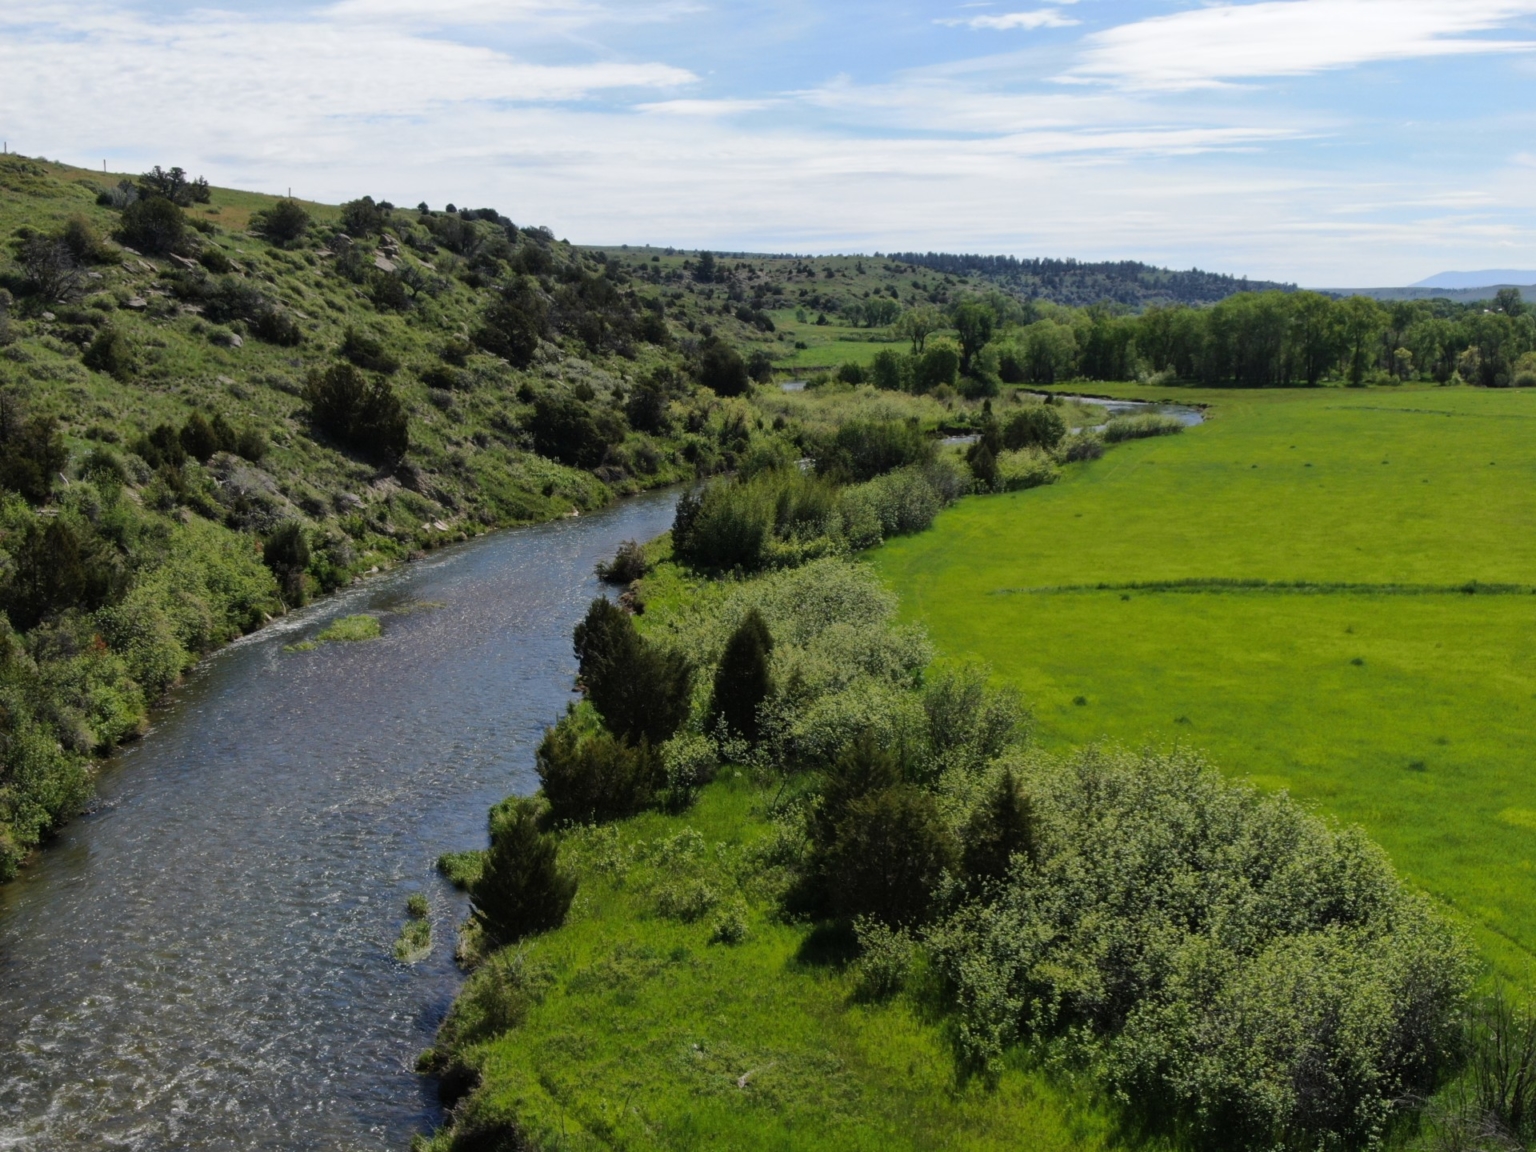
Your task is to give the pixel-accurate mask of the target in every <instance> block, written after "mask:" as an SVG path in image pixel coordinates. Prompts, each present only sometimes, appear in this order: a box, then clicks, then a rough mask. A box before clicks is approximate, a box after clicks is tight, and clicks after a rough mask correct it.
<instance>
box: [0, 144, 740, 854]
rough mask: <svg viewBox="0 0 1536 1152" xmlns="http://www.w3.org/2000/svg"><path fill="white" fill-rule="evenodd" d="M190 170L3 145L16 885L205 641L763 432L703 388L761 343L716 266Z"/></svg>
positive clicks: (1, 329)
mask: <svg viewBox="0 0 1536 1152" xmlns="http://www.w3.org/2000/svg"><path fill="white" fill-rule="evenodd" d="M163 177H164V183H163V185H162V186H161V189H160V190H162V191H163V192H164V193H165V194H164V195H163V196H158V195H154V194H153V193H154V192H155V191H156V189H155V187H154V186H153V182H146V181H145V180H143V179H137V180H132V179H129V178H125V177H123V176H120V175H111V176H104V175H103V174H100V173H94V172H86V171H82V170H79V169H73V168H68V167H64V166H60V165H55V164H50V163H47V162H44V161H37V160H30V159H26V158H23V157H17V156H14V155H11V156H7V157H5V158H4V159H3V160H0V237H3V238H4V241H5V247H4V249H3V250H0V473H3V476H0V483H3V486H4V488H5V489H6V495H5V497H4V499H3V500H0V554H3V556H0V573H3V575H0V601H3V605H0V606H3V607H4V609H5V611H6V613H7V615H8V618H9V620H10V625H11V627H6V628H5V631H4V636H3V655H4V660H3V666H0V695H3V696H4V699H5V704H6V710H5V716H6V723H5V730H4V732H3V733H0V737H3V739H4V742H5V750H4V759H3V766H0V878H3V877H4V876H6V875H8V874H10V873H11V872H12V871H13V870H14V868H15V867H16V866H17V864H18V862H19V861H20V859H21V858H22V857H23V856H24V855H25V853H26V852H27V851H28V850H29V849H30V848H31V846H32V845H34V844H35V843H37V842H38V840H39V839H40V837H42V836H43V835H44V834H45V833H46V832H47V830H48V829H49V828H50V827H52V826H54V825H55V824H56V823H57V822H58V821H59V820H61V819H63V818H65V817H66V816H67V815H68V814H69V813H70V812H72V811H73V810H74V809H75V808H76V807H77V806H78V805H79V804H80V803H81V801H82V799H83V797H84V796H85V794H86V792H87V791H88V788H89V771H88V769H89V764H90V759H91V758H92V757H94V756H99V755H102V754H104V753H105V752H107V751H109V750H110V749H112V748H113V747H115V746H116V745H118V744H120V743H121V742H122V741H124V740H127V739H131V738H133V737H134V736H135V735H136V734H137V733H138V732H139V731H141V730H142V729H143V727H144V725H145V723H146V720H147V715H148V708H149V706H150V705H151V704H152V703H153V702H154V701H155V700H156V699H158V698H159V697H160V696H161V695H162V694H163V693H164V691H165V690H166V689H167V688H168V687H170V686H171V685H172V684H174V683H175V682H176V680H177V679H178V678H179V676H180V675H181V673H182V672H183V671H184V670H185V669H186V668H187V667H188V666H189V665H190V664H191V662H192V661H193V660H195V659H196V658H197V657H198V656H199V655H201V654H202V653H204V652H207V651H209V650H211V649H212V648H214V647H216V646H218V645H219V644H221V643H224V642H226V641H228V640H229V639H231V638H233V637H235V636H238V635H240V634H241V633H243V632H246V631H249V630H251V629H252V628H255V627H259V626H260V625H261V623H262V622H263V621H264V620H265V619H268V618H270V617H271V616H273V615H276V614H279V613H281V612H283V611H285V610H286V609H287V608H288V607H291V606H292V605H294V604H297V603H301V602H303V601H304V600H305V599H307V598H308V597H310V596H312V595H315V594H317V593H321V592H324V591H327V590H329V589H331V588H334V587H336V586H338V585H340V584H343V583H346V582H348V581H350V580H352V579H354V578H356V577H357V576H359V575H361V574H365V573H367V572H369V571H371V570H375V569H377V568H379V567H382V566H387V565H390V564H392V563H395V562H398V561H401V560H404V559H406V558H407V557H409V556H411V555H413V554H419V553H420V552H421V551H423V550H425V549H430V548H433V547H435V546H437V545H438V544H440V543H442V542H445V541H448V540H456V539H461V538H463V537H465V536H466V535H472V534H475V533H479V532H481V531H484V530H486V529H488V528H492V527H497V526H502V525H510V524H518V523H526V522H530V521H536V520H543V519H548V518H551V517H555V516H560V515H564V514H568V513H571V512H579V511H581V510H584V509H590V508H594V507H598V506H601V505H603V504H604V503H606V502H608V501H610V500H611V499H612V498H613V497H614V496H615V495H616V494H622V493H625V492H633V491H637V490H640V489H642V488H646V487H652V486H657V485H662V484H669V483H674V482H676V481H678V480H682V479H686V478H692V477H694V476H697V475H708V474H710V473H712V472H715V471H718V470H722V469H728V468H731V467H733V466H734V464H735V462H736V459H737V454H738V453H739V452H741V451H744V450H746V448H747V447H748V445H749V444H750V443H751V441H752V438H753V435H754V433H755V431H756V429H755V428H754V427H752V425H751V423H750V418H749V414H748V411H747V410H746V409H744V408H742V407H740V406H739V402H736V401H731V400H727V399H722V398H721V397H720V396H719V395H717V394H716V392H714V391H710V390H708V389H702V390H701V388H700V387H699V385H698V384H697V383H696V379H697V378H699V377H700V376H701V375H702V377H703V378H705V379H707V380H708V381H710V382H711V383H713V384H714V386H715V388H716V389H717V390H718V392H720V393H734V392H740V391H742V390H744V389H745V388H746V387H747V386H748V380H747V376H746V365H745V364H744V363H743V361H742V360H741V358H740V357H739V356H738V355H737V354H736V353H735V352H734V351H732V350H731V344H733V343H735V342H738V341H739V342H745V340H746V337H747V335H748V333H750V334H752V335H760V330H759V327H758V326H757V325H755V324H754V323H752V322H751V318H750V317H749V318H748V319H747V320H741V319H738V318H737V316H736V311H737V310H736V309H734V308H731V309H727V310H725V314H724V315H722V314H720V313H721V309H720V308H718V307H717V306H715V305H714V302H713V300H712V299H711V296H712V290H711V291H710V292H700V291H692V290H688V291H678V290H672V291H669V292H666V293H664V292H663V290H662V289H661V288H660V287H658V286H656V285H655V284H654V283H652V282H653V281H657V280H662V279H666V278H670V279H672V280H676V281H679V282H682V283H684V284H685V285H686V286H687V287H688V288H689V289H692V287H693V286H694V284H695V281H694V280H693V279H692V278H691V277H689V276H687V275H686V274H685V273H684V270H683V267H684V265H685V264H691V261H686V260H685V259H683V258H681V257H679V258H676V259H669V260H657V261H655V262H654V263H650V264H648V265H647V266H646V267H645V268H641V267H639V266H638V262H637V263H635V264H633V265H632V266H629V267H626V266H624V265H622V264H620V263H618V262H615V261H608V260H605V259H604V258H603V257H601V256H600V255H598V254H594V253H591V252H584V251H580V250H578V249H575V248H573V247H571V246H570V245H568V244H564V243H556V242H555V241H554V239H553V238H552V236H551V235H550V234H549V232H548V231H547V230H544V229H538V228H532V227H518V226H516V225H514V224H513V223H512V222H511V221H510V220H509V219H507V218H506V217H504V216H501V215H500V214H499V213H496V212H494V211H489V210H479V211H475V212H446V211H443V212H433V213H428V212H419V211H410V212H403V211H394V210H392V209H391V208H390V207H389V206H387V205H376V204H374V202H373V201H372V200H371V199H367V198H364V199H361V200H359V201H356V202H354V203H352V204H350V205H348V206H346V207H344V208H343V207H335V206H325V205H317V204H292V203H291V202H288V203H286V204H285V203H284V202H280V201H279V200H277V199H276V198H274V197H268V196H260V195H255V194H251V193H243V192H238V191H232V190H227V189H219V188H211V189H210V188H207V187H206V186H203V185H201V184H200V182H196V181H188V180H186V179H185V177H184V176H181V174H179V173H175V174H163ZM178 202H179V203H178ZM161 206H164V207H165V208H166V209H167V210H166V211H161ZM279 208H281V209H282V212H276V211H275V210H277V209H279ZM130 241H132V242H130ZM642 274H643V275H642ZM722 295H724V289H722ZM706 313H707V314H708V318H707V319H706ZM758 369H759V371H761V366H760V364H759V365H758ZM733 405H735V406H733ZM13 629H14V630H13Z"/></svg>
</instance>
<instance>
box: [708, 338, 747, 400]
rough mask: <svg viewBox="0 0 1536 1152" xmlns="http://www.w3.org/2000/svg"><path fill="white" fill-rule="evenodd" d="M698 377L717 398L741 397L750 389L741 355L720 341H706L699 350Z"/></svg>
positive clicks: (744, 362)
mask: <svg viewBox="0 0 1536 1152" xmlns="http://www.w3.org/2000/svg"><path fill="white" fill-rule="evenodd" d="M698 377H699V383H700V384H702V385H704V387H706V388H708V389H709V390H710V391H711V392H713V393H715V394H716V395H717V396H742V395H745V394H746V392H747V391H748V390H749V389H750V388H751V387H752V378H751V376H749V375H748V373H747V363H746V361H745V360H743V359H742V358H741V353H740V352H737V351H736V349H734V348H732V347H731V346H730V345H729V344H726V343H724V342H723V341H720V340H709V341H706V342H705V344H704V347H703V348H701V349H700V350H699V365H698Z"/></svg>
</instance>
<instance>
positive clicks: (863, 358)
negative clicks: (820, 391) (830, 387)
mask: <svg viewBox="0 0 1536 1152" xmlns="http://www.w3.org/2000/svg"><path fill="white" fill-rule="evenodd" d="M808 311H809V320H808V321H807V322H804V323H802V322H800V321H798V320H796V318H795V310H794V309H793V308H788V309H777V310H775V311H773V312H771V313H769V315H771V316H772V317H773V323H774V326H775V327H776V328H777V329H778V334H779V335H780V336H781V337H782V341H781V343H780V344H779V345H778V346H777V347H775V348H774V354H775V360H774V367H776V368H778V369H779V370H780V371H799V370H802V369H804V370H807V371H809V370H812V369H827V370H830V369H835V368H836V367H837V366H838V365H839V364H843V363H847V362H849V361H852V362H853V363H855V364H868V363H869V362H870V361H872V360H873V359H874V358H875V356H876V355H877V354H879V353H880V352H883V351H894V352H905V351H907V349H908V344H907V342H906V341H905V340H898V341H896V342H894V343H893V342H892V341H891V340H890V338H889V337H888V336H887V335H886V332H885V329H882V328H849V327H846V326H844V325H841V324H836V323H832V324H822V325H818V324H817V323H815V320H816V312H815V309H809V310H808ZM793 342H798V343H801V344H804V345H806V347H804V348H796V347H794V343H793Z"/></svg>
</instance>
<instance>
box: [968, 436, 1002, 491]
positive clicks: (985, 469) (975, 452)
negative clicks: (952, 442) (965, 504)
mask: <svg viewBox="0 0 1536 1152" xmlns="http://www.w3.org/2000/svg"><path fill="white" fill-rule="evenodd" d="M965 459H966V463H967V464H969V465H970V466H971V475H973V476H974V477H976V490H977V491H978V492H996V491H997V490H998V489H999V488H1001V487H1002V476H1001V474H1000V473H999V472H998V470H997V457H995V456H994V455H992V447H991V445H989V444H988V443H987V442H986V441H985V440H983V441H980V442H978V443H977V444H975V445H973V446H972V448H971V450H970V451H969V452H968V453H967V454H966V458H965Z"/></svg>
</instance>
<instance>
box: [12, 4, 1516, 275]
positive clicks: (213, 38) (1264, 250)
mask: <svg viewBox="0 0 1536 1152" xmlns="http://www.w3.org/2000/svg"><path fill="white" fill-rule="evenodd" d="M1533 97H1536V0H1262V2H1258V3H1252V2H1219V3H1217V2H1207V3H1202V2H1199V0H1059V2H1056V3H1044V2H1041V3H1031V2H1028V0H1024V2H1022V3H1021V2H1019V0H998V2H995V3H984V2H983V3H931V2H926V0H881V2H879V3H874V2H865V0H818V2H813V0H435V2H434V0H325V2H316V0H225V2H223V3H220V2H219V0H200V2H194V0H119V2H117V3H111V4H98V3H92V2H91V0H68V2H64V0H0V135H3V136H4V137H5V139H6V140H7V141H8V143H9V146H10V147H11V148H12V149H13V150H18V151H21V152H24V153H27V154H29V155H42V156H47V157H49V158H52V159H58V160H64V161H67V162H70V163H76V164H94V165H97V166H99V165H100V164H101V162H102V160H103V159H105V160H106V161H107V162H108V163H109V164H110V165H111V166H112V167H113V168H114V170H118V169H122V170H138V169H142V168H144V167H146V166H148V165H150V164H154V163H160V164H166V165H170V164H180V165H182V166H183V167H186V168H188V169H190V170H192V171H194V172H197V173H202V174H206V175H207V176H208V178H209V179H211V180H212V181H213V182H214V183H217V184H223V185H233V186H237V187H246V188H256V189H261V190H266V191H284V190H286V189H287V188H289V187H292V189H293V191H294V193H295V194H296V195H302V196H305V197H309V198H313V199H319V200H329V201H337V200H341V199H346V198H350V197H353V196H357V195H361V194H363V193H371V194H372V195H374V196H376V197H381V198H388V199H391V200H394V201H395V202H396V203H401V204H416V203H417V202H419V201H422V200H425V201H427V202H429V203H431V204H432V205H434V206H441V205H442V204H444V203H445V202H448V201H452V202H454V203H456V204H459V205H461V206H462V205H466V204H468V205H472V206H476V207H479V206H491V207H495V208H498V209H499V210H501V211H502V212H504V213H505V214H507V215H509V216H511V217H512V218H513V219H515V220H516V221H517V222H518V223H520V224H548V225H549V226H550V227H552V228H553V229H554V230H555V232H556V233H557V234H558V235H560V236H562V237H569V238H570V239H573V240H576V241H579V242H589V243H620V242H628V243H655V244H674V245H677V246H679V247H712V248H716V249H729V250H737V249H750V250H754V251H795V252H838V251H847V252H852V251H864V252H872V251H876V250H880V251H892V250H903V249H909V248H925V249H926V248H937V249H946V250H951V251H954V250H964V251H985V252H1008V253H1013V254H1017V255H1050V256H1076V257H1079V258H1083V259H1108V258H1132V259H1140V260H1147V261H1151V262H1154V263H1159V264H1168V265H1172V266H1176V267H1185V268H1187V267H1191V266H1199V267H1202V268H1211V269H1215V270H1219V271H1226V272H1232V273H1235V274H1246V275H1250V276H1258V277H1267V278H1276V279H1284V280H1294V281H1298V282H1300V283H1303V284H1308V285H1319V286H1321V285H1326V286H1366V285H1377V284H1398V283H1408V282H1412V281H1415V280H1419V279H1421V278H1423V277H1425V276H1428V275H1430V274H1431V273H1434V272H1437V271H1440V270H1443V269H1451V268H1486V267H1500V268H1519V267H1532V268H1536V135H1533V133H1532V128H1533V126H1536V125H1533V122H1536V99H1533Z"/></svg>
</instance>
